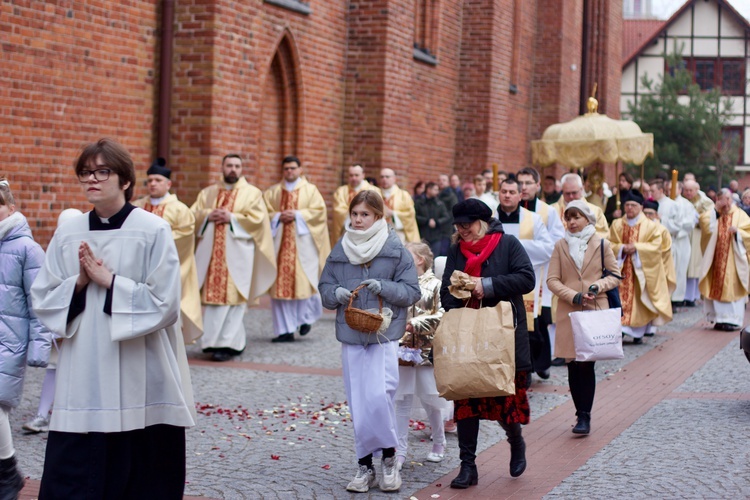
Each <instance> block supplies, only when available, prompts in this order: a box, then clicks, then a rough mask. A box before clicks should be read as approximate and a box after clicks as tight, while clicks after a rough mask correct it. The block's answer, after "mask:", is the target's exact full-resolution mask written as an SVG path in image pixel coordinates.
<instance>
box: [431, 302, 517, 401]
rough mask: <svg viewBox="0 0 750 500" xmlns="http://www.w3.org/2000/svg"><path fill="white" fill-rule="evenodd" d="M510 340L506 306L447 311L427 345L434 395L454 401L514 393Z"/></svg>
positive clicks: (510, 318)
mask: <svg viewBox="0 0 750 500" xmlns="http://www.w3.org/2000/svg"><path fill="white" fill-rule="evenodd" d="M515 340H516V337H515V327H514V325H513V310H512V308H511V305H510V302H504V301H501V302H500V303H499V304H498V305H497V306H496V307H482V308H479V309H471V308H468V307H463V308H460V309H451V310H450V311H447V312H446V313H445V314H444V315H443V318H442V320H441V321H440V326H438V329H437V331H436V332H435V338H434V340H433V344H432V345H433V350H432V353H433V357H434V367H435V381H436V382H437V388H438V392H439V393H440V395H441V396H442V397H444V398H445V399H449V400H457V399H467V398H480V397H492V396H509V395H511V394H515V392H516V387H515V383H514V381H515V377H516V361H515V358H516V348H515V345H516V341H515Z"/></svg>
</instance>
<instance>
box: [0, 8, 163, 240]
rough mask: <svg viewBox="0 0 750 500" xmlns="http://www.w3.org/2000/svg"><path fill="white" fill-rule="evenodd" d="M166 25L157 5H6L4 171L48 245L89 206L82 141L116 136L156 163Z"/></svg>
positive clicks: (1, 16)
mask: <svg viewBox="0 0 750 500" xmlns="http://www.w3.org/2000/svg"><path fill="white" fill-rule="evenodd" d="M157 26H158V15H157V9H156V1H155V0H154V1H145V0H144V1H139V2H127V3H123V4H119V3H116V2H108V1H103V0H102V1H95V0H88V1H85V2H83V1H70V2H59V5H58V2H45V1H30V0H28V1H17V2H13V3H11V2H7V1H5V2H2V3H0V33H1V35H0V40H2V41H1V42H0V43H1V47H2V64H1V65H0V115H2V125H0V144H2V153H3V163H2V167H0V175H6V176H7V177H9V179H10V183H11V188H12V189H13V191H14V194H15V197H16V200H17V202H18V208H20V210H21V211H22V212H23V213H24V214H25V215H26V216H27V217H28V219H29V224H30V225H31V228H32V230H33V231H34V236H35V238H36V239H37V240H39V241H40V242H42V243H43V244H45V245H46V242H47V241H48V240H49V238H50V237H51V235H52V231H53V230H54V227H55V224H56V221H57V215H58V213H59V212H60V211H61V210H63V209H65V208H69V207H76V208H80V209H84V208H86V206H87V203H86V199H85V197H84V195H83V190H82V189H81V188H80V186H79V184H78V182H77V181H76V180H75V177H74V176H73V169H72V163H73V161H74V159H75V157H76V155H77V153H78V151H79V149H80V148H81V146H82V145H84V144H85V143H88V142H92V141H95V140H97V139H99V138H100V137H103V136H109V137H112V138H115V139H117V140H118V141H120V142H121V143H122V144H124V145H125V146H126V147H127V148H128V149H129V150H130V152H131V153H132V154H133V157H134V159H135V161H136V162H138V163H139V164H141V165H145V164H147V162H150V158H151V156H152V151H153V149H154V147H155V139H154V137H155V134H154V116H155V108H154V103H155V86H154V68H155V65H156V60H155V58H156V54H157V53H158V52H157V51H156V50H155V49H156V46H157V37H156V29H157Z"/></svg>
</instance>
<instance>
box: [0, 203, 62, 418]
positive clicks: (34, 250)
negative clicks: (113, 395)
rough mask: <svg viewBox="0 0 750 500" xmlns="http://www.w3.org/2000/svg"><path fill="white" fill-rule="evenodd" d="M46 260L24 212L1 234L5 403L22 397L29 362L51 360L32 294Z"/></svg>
mask: <svg viewBox="0 0 750 500" xmlns="http://www.w3.org/2000/svg"><path fill="white" fill-rule="evenodd" d="M18 215H20V214H18ZM11 217H13V216H11ZM5 220H6V221H7V220H8V219H5ZM43 262H44V251H43V250H42V247H40V246H39V244H38V243H36V242H35V241H34V239H33V238H32V237H31V229H30V228H29V224H28V223H27V222H26V218H25V217H23V215H21V217H20V220H19V221H18V222H17V223H16V224H15V225H14V226H13V227H11V228H10V229H9V230H8V231H7V232H6V233H5V234H3V235H0V404H3V405H6V406H11V407H15V406H18V403H19V402H20V400H21V393H22V392H23V375H24V371H25V366H26V364H27V362H28V364H29V365H30V366H47V361H48V360H49V354H50V347H51V343H52V334H51V333H50V332H49V331H48V330H47V329H46V328H45V327H44V326H42V324H41V323H40V322H39V320H37V319H36V316H35V315H34V311H33V310H32V308H31V296H30V291H31V284H32V283H33V282H34V278H36V274H37V272H39V268H40V267H41V266H42V263H43ZM27 358H28V359H27Z"/></svg>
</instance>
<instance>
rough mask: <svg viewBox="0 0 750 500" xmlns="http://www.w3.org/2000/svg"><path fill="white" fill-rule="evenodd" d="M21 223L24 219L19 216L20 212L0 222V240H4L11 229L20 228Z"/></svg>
mask: <svg viewBox="0 0 750 500" xmlns="http://www.w3.org/2000/svg"><path fill="white" fill-rule="evenodd" d="M23 222H24V217H23V215H21V212H14V213H13V214H12V215H10V216H8V217H6V218H5V219H4V220H2V221H0V240H2V239H4V238H5V236H6V235H7V234H8V233H9V232H10V230H11V229H13V228H14V227H16V226H20V225H21V224H23Z"/></svg>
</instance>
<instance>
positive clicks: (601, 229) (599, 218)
mask: <svg viewBox="0 0 750 500" xmlns="http://www.w3.org/2000/svg"><path fill="white" fill-rule="evenodd" d="M584 201H585V200H584ZM586 203H587V204H588V206H589V208H590V209H591V211H592V212H594V216H595V217H596V224H595V225H594V228H595V229H596V234H598V235H599V236H601V237H602V238H604V239H605V240H606V239H607V238H609V224H607V218H606V217H604V212H602V209H601V208H599V207H597V206H596V205H594V204H592V203H589V202H588V201H587V202H586ZM566 205H567V204H566V203H565V200H564V199H563V197H562V196H561V197H560V199H559V200H557V201H556V202H555V203H553V204H552V205H550V206H551V207H552V208H554V209H555V210H556V211H557V215H559V216H560V220H561V221H562V224H563V227H564V228H565V229H568V226H567V224H565V217H564V215H563V214H565V207H566Z"/></svg>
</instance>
